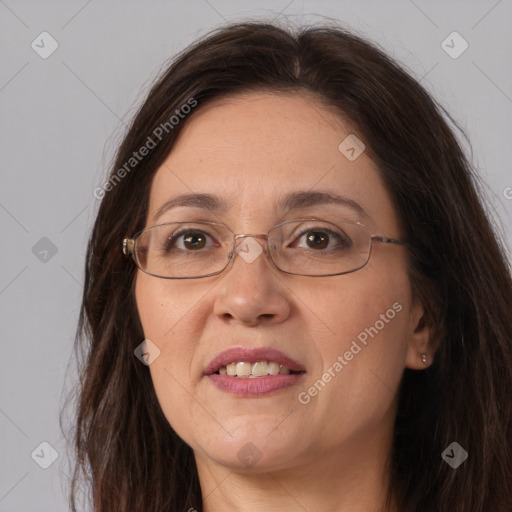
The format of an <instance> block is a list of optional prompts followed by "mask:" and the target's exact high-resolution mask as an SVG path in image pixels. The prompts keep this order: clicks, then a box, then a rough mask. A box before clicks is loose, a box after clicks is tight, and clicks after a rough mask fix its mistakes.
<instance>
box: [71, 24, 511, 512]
mask: <svg viewBox="0 0 512 512" xmlns="http://www.w3.org/2000/svg"><path fill="white" fill-rule="evenodd" d="M95 195H99V196H100V197H102V198H103V199H102V202H101V206H100V209H99V212H98V215H97V219H96V223H95V225H94V230H93V233H92V236H91V239H90V243H89V247H88V254H87V263H86V275H85V289H84V296H83V304H82V310H81V317H80V325H79V331H78V336H77V349H78V348H81V349H82V350H83V351H84V352H85V354H86V358H85V359H84V360H83V364H82V379H81V382H80V389H79V393H80V394H79V404H78V417H77V428H76V433H75V443H76V454H77V459H78V463H77V466H76V468H75V474H74V479H73V485H72V495H71V502H72V508H73V510H75V500H76V493H77V490H78V484H79V479H80V476H81V472H83V473H84V474H85V475H86V476H88V477H89V479H90V484H91V491H92V494H91V495H92V500H93V508H94V510H95V511H101V512H104V511H113V510H116V511H131V512H133V511H145V512H148V511H164V510H168V511H185V510H188V511H192V510H197V511H199V510H204V511H206V512H216V511H222V510H265V511H267V510H268V511H271V510H310V511H312V510H329V511H341V510H350V511H354V512H355V511H376V510H382V511H421V512H426V511H436V512H438V511H441V510H443V511H444V510H450V511H451V512H467V511H472V512H484V511H485V512H487V511H491V510H492V511H505V510H510V509H511V507H512V502H511V499H512V498H511V495H512V493H511V486H510V482H511V481H512V475H511V452H510V439H511V407H510V396H511V391H512V366H511V361H512V358H511V341H510V332H512V316H511V311H510V303H511V302H512V300H511V299H512V297H511V296H512V291H511V290H512V286H511V278H510V273H509V267H508V266H507V262H506V258H505V256H504V251H503V248H502V246H501V243H500V241H499V240H498V239H497V237H496V236H495V234H494V233H493V230H492V228H491V225H490V222H489V220H488V219H487V217H486V214H485V212H484V208H483V206H482V203H481V200H480V199H479V196H478V193H477V187H476V178H475V175H474V174H473V171H472V170H471V167H470V165H469V163H468V162H467V160H466V158H465V156H464V154H463V152H462V150H461V148H460V146H459V144H458V142H457V140H456V138H455V136H454V134H453V133H452V131H451V130H450V129H449V127H448V124H447V121H446V120H445V113H444V111H443V110H442V109H441V108H440V107H439V106H438V105H436V103H435V102H434V101H433V100H432V99H431V98H430V97H429V95H428V94H427V93H426V92H425V90H424V89H423V88H422V87H421V86H420V85H419V84H418V83H417V82H416V81H415V80H414V79H412V78H411V77H410V76H409V75H408V74H406V73H405V72H404V71H403V70H402V69H401V68H400V67H398V66H397V64H395V63H394V62H393V61H391V60H390V59H389V58H388V57H387V56H386V55H384V54H383V53H381V51H380V50H378V49H377V48H376V47H374V46H373V45H371V44H370V43H368V42H366V41H363V40H361V39H360V38H358V37H356V36H354V35H352V34H350V33H348V32H346V31H344V30H342V29H339V28H336V27H323V28H307V29H303V30H301V31H298V32H297V33H292V32H291V31H287V30H284V29H282V28H279V27H277V26H274V25H270V24H258V23H241V24H235V25H231V26H227V27H225V28H222V29H220V30H218V31H216V32H215V33H213V34H210V35H209V36H208V37H206V38H204V39H202V40H201V41H199V42H197V43H196V44H195V45H193V46H192V47H190V48H187V49H186V50H185V51H184V52H183V53H182V54H181V55H179V56H178V57H177V58H176V59H175V60H174V61H173V62H172V64H171V65H170V66H169V68H168V69H167V71H166V72H165V73H164V74H163V76H162V77H161V78H160V79H159V80H158V82H157V83H156V84H155V85H154V86H153V88H152V89H151V91H150V92H149V95H148V97H147V99H146V101H145V102H144V104H143V105H142V107H141V108H140V110H139V112H138V114H137V115H136V117H135V119H134V121H133V123H132V125H131V127H130V129H129V131H128V133H127V134H126V136H125V138H124V141H123V142H122V144H121V146H120V148H119V150H118V153H117V158H116V162H115V165H114V167H113V169H112V171H111V173H110V177H109V180H108V181H107V182H106V183H105V184H104V186H103V187H101V188H100V189H98V190H97V191H96V192H95Z"/></svg>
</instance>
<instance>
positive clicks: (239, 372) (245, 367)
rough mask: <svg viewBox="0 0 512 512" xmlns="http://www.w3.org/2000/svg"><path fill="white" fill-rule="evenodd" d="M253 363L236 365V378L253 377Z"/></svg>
mask: <svg viewBox="0 0 512 512" xmlns="http://www.w3.org/2000/svg"><path fill="white" fill-rule="evenodd" d="M251 367H252V365H251V363H236V376H237V377H249V375H251Z"/></svg>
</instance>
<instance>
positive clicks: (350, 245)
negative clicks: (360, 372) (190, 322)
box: [123, 219, 406, 279]
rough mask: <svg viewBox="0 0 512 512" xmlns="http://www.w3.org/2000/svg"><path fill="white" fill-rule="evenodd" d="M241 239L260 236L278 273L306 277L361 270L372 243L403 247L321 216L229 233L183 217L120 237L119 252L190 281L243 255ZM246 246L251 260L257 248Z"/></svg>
mask: <svg viewBox="0 0 512 512" xmlns="http://www.w3.org/2000/svg"><path fill="white" fill-rule="evenodd" d="M247 237H250V238H253V239H256V238H261V239H266V240H267V248H268V254H269V256H270V258H271V260H272V261H273V262H274V265H275V266H276V267H277V268H278V269H279V270H281V271H282V272H285V273H287V274H295V275H300V276H311V277H322V276H336V275H341V274H348V273H350V272H355V271H356V270H359V269H361V268H363V267H364V266H365V265H366V264H367V263H368V261H369V259H370V254H371V249H372V243H373V242H380V243H383V244H396V245H406V243H405V242H401V241H400V240H396V239H394V238H389V237H385V236H376V235H372V234H371V232H370V230H369V229H368V228H367V227H366V226H365V225H363V224H360V223H359V222H352V221H349V220H344V221H342V222H337V223H336V224H333V223H331V222H327V221H325V220H323V219H297V220H291V221H285V222H282V223H280V224H277V225H276V226H274V227H273V228H272V229H271V230H270V231H269V232H268V234H266V235H264V234H258V235H250V234H237V235H235V234H234V233H233V231H231V230H230V229H229V228H228V227H226V226H224V225H223V224H218V223H215V222H207V221H197V222H187V221H183V222H168V223H165V224H159V225H157V226H152V227H148V228H146V229H143V230H142V231H139V232H138V233H137V234H136V235H134V236H133V238H125V239H124V240H123V253H124V254H125V255H127V256H131V257H132V258H133V260H134V262H135V263H136V265H137V266H138V267H139V268H140V269H141V270H142V271H143V272H145V273H146V274H149V275H152V276H155V277H161V278H163V279H196V278H202V277H209V276H215V275H217V274H220V273H221V272H222V271H223V270H225V269H226V268H227V266H228V265H229V263H230V262H231V261H232V260H233V259H234V256H235V252H236V251H237V252H239V253H242V252H245V253H246V254H247V255H248V254H249V246H250V244H249V243H248V244H247V246H246V247H245V250H244V251H241V248H240V245H239V246H237V240H239V239H243V238H247ZM255 243H258V242H255ZM258 245H259V244H258ZM251 247H252V249H251V252H252V254H253V258H254V254H256V252H258V254H257V255H259V253H260V252H261V250H260V249H261V246H260V247H256V246H255V245H252V246H251ZM242 256H243V257H244V259H245V260H246V261H249V260H248V259H247V256H246V255H244V254H242Z"/></svg>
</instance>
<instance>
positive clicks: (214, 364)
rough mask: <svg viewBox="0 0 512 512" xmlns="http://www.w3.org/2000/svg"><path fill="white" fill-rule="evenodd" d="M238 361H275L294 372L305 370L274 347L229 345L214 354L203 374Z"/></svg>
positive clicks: (208, 373) (213, 371)
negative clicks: (229, 346)
mask: <svg viewBox="0 0 512 512" xmlns="http://www.w3.org/2000/svg"><path fill="white" fill-rule="evenodd" d="M239 361H245V362H247V363H257V362H258V361H275V362H276V363H278V364H283V365H285V366H286V367H287V368H288V369H290V370H293V371H296V372H303V371H305V368H304V366H302V365H301V364H300V363H298V362H297V361H294V360H293V359H292V358H291V357H289V356H287V355H286V354H284V353H283V352H281V351H280V350H277V349H275V348H271V347H260V348H245V347H231V348H228V349H227V350H224V351H223V352H221V353H220V354H218V355H217V356H215V357H214V359H213V360H212V361H211V362H210V363H209V364H208V366H207V367H206V368H205V370H204V374H205V375H211V374H212V373H215V372H217V371H218V370H219V369H220V368H222V367H224V366H227V365H228V364H231V363H233V362H235V363H236V362H239Z"/></svg>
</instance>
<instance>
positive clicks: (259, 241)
mask: <svg viewBox="0 0 512 512" xmlns="http://www.w3.org/2000/svg"><path fill="white" fill-rule="evenodd" d="M265 238H266V237H265V235H248V236H245V237H243V238H239V239H237V240H236V244H235V250H234V253H233V260H234V261H232V262H231V263H230V264H229V266H228V268H227V269H226V270H225V272H226V275H225V276H223V279H222V280H221V281H220V283H219V285H218V286H216V287H215V290H216V296H215V303H214V314H215V315H216V316H217V317H218V318H220V319H222V320H223V321H224V322H231V323H240V324H244V325H247V326H257V325H260V324H262V323H266V324H268V323H280V322H282V321H284V320H286V319H287V318H288V317H289V315H290V311H291V305H290V296H291V294H290V292H289V290H288V288H287V287H286V285H285V284H284V282H283V278H282V277H281V276H280V275H278V274H279V271H278V270H277V268H276V267H275V266H274V264H273V263H272V260H271V258H270V256H269V254H268V251H267V242H266V240H265Z"/></svg>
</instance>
